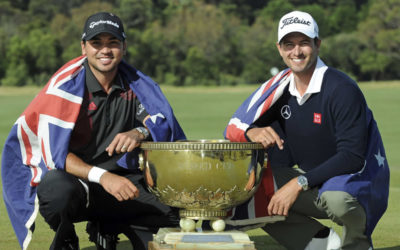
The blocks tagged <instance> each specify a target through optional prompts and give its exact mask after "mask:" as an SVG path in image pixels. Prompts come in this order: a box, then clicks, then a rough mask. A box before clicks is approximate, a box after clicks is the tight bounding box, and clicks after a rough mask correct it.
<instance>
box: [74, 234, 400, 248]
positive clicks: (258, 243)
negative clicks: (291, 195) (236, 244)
mask: <svg viewBox="0 0 400 250" xmlns="http://www.w3.org/2000/svg"><path fill="white" fill-rule="evenodd" d="M250 240H252V241H254V245H255V248H256V249H257V250H262V249H268V250H284V249H285V248H284V247H283V246H281V245H279V244H278V243H277V242H276V241H275V240H274V239H273V238H272V237H271V236H269V235H262V236H252V237H250ZM128 249H129V250H132V245H131V242H130V241H129V240H123V241H120V242H119V243H118V245H117V250H128ZM81 250H97V249H96V246H94V245H93V246H90V247H84V248H81ZM375 250H400V245H399V246H393V247H383V248H375Z"/></svg>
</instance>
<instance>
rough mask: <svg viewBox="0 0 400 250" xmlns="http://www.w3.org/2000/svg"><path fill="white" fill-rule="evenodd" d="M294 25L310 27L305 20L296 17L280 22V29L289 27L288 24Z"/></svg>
mask: <svg viewBox="0 0 400 250" xmlns="http://www.w3.org/2000/svg"><path fill="white" fill-rule="evenodd" d="M294 23H299V24H304V25H308V26H310V25H311V22H310V21H308V20H305V19H300V18H298V17H288V18H285V19H283V20H282V24H283V25H282V26H281V29H283V27H285V26H286V25H290V24H294Z"/></svg>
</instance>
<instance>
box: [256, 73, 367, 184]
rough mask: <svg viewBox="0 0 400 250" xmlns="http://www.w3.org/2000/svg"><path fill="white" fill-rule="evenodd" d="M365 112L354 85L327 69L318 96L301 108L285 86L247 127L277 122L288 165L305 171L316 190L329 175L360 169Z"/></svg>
mask: <svg viewBox="0 0 400 250" xmlns="http://www.w3.org/2000/svg"><path fill="white" fill-rule="evenodd" d="M285 111H286V113H285ZM365 112H366V102H365V99H364V96H363V94H362V92H361V90H360V89H359V87H358V86H357V84H356V83H355V82H354V81H353V80H351V79H350V78H349V77H348V76H346V75H345V74H344V73H342V72H340V71H338V70H335V69H333V68H328V70H327V71H326V72H325V75H324V78H323V81H322V86H321V92H319V93H315V94H312V95H311V97H310V98H309V99H308V100H307V101H306V102H305V103H304V104H303V105H301V106H300V105H299V104H298V102H297V100H296V97H294V96H292V95H291V94H290V93H289V91H288V87H287V88H286V90H285V91H284V94H283V95H282V97H281V98H280V99H279V100H278V101H277V103H275V104H274V105H273V106H272V107H271V108H270V109H269V110H268V111H267V112H266V113H265V114H263V115H262V116H261V117H260V118H259V119H258V120H257V121H255V123H254V124H253V125H252V126H250V127H265V126H268V125H270V124H272V123H273V122H274V121H276V120H277V121H278V122H279V124H280V126H281V128H282V131H283V133H284V137H285V143H284V147H285V150H288V153H290V157H291V160H292V161H293V162H292V164H293V165H294V164H297V165H298V166H299V167H300V168H301V169H303V170H304V171H305V172H306V174H305V176H306V177H307V179H308V184H309V186H310V187H314V186H319V185H321V184H322V183H323V182H325V181H326V180H328V179H329V178H331V177H333V176H337V175H342V174H349V173H355V172H358V171H359V170H361V169H362V167H363V165H364V153H365V150H366V144H367V124H366V113H365ZM288 114H290V115H288ZM286 118H287V119H286Z"/></svg>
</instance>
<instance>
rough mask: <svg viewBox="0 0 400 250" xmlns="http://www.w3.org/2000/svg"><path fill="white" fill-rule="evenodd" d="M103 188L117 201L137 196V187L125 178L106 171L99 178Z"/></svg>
mask: <svg viewBox="0 0 400 250" xmlns="http://www.w3.org/2000/svg"><path fill="white" fill-rule="evenodd" d="M100 184H101V185H102V186H103V188H104V189H105V190H106V191H107V192H108V193H110V194H111V195H112V196H114V197H115V198H116V199H117V200H118V201H126V200H133V199H134V198H135V197H139V189H137V188H136V186H135V185H134V184H133V183H132V182H131V181H130V180H128V179H127V178H125V177H122V176H119V175H116V174H113V173H110V172H106V173H104V174H103V175H102V176H101V178H100Z"/></svg>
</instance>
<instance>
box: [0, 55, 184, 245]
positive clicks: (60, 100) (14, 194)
mask: <svg viewBox="0 0 400 250" xmlns="http://www.w3.org/2000/svg"><path fill="white" fill-rule="evenodd" d="M85 59H86V58H85V57H83V56H81V57H78V58H75V59H73V60H71V61H70V62H68V63H67V64H65V65H64V66H63V67H61V68H60V69H59V70H58V71H57V72H56V73H55V74H54V75H53V76H52V78H51V79H50V80H49V82H48V83H47V84H46V86H45V87H44V88H43V89H42V91H41V92H40V93H39V94H38V95H37V96H36V97H35V98H34V99H33V101H32V102H31V104H30V105H29V106H28V107H27V108H26V110H25V111H24V112H23V113H22V115H21V116H20V117H19V118H18V119H17V121H16V122H15V124H14V125H13V127H12V129H11V132H10V134H9V136H8V138H7V140H6V143H5V146H4V149H3V153H2V156H3V157H2V168H1V175H2V183H3V198H4V202H5V204H6V208H7V211H8V215H9V217H10V220H11V224H12V226H13V228H14V231H15V233H16V235H17V238H18V241H19V244H20V246H21V248H22V249H26V248H27V247H28V244H29V242H30V241H31V238H32V232H33V229H34V221H35V218H36V216H37V213H38V207H39V205H38V198H37V195H36V188H37V185H38V184H39V183H40V180H41V177H42V176H43V175H44V174H45V173H46V172H47V171H49V170H51V169H64V163H65V159H66V156H67V153H68V144H69V140H70V136H71V132H72V130H73V128H74V125H75V121H76V119H77V117H78V114H79V111H80V105H81V104H82V98H83V95H84V91H85V68H84V66H83V62H84V60H85ZM119 72H120V73H121V74H122V75H123V77H124V78H125V79H126V80H127V81H128V82H129V86H130V87H131V89H132V90H133V92H134V93H135V94H136V95H137V97H138V98H139V100H140V102H141V103H142V104H143V105H144V107H145V109H146V111H147V112H148V113H149V114H150V116H151V117H150V119H147V120H146V126H147V127H148V128H149V130H150V133H151V135H152V138H153V140H155V141H175V140H181V139H185V134H184V133H183V130H182V129H181V127H180V125H179V124H178V122H177V120H176V118H175V116H174V114H173V111H172V109H171V107H170V105H169V103H168V101H167V99H166V98H165V96H164V95H163V93H162V92H161V89H160V88H159V86H158V85H157V84H156V83H155V82H154V81H153V80H151V79H150V78H149V77H148V76H146V75H144V74H143V73H141V72H140V71H138V70H136V69H134V68H132V67H131V66H130V65H128V64H127V63H125V62H123V61H122V62H121V63H120V65H119ZM132 159H134V157H131V156H130V153H127V154H125V155H124V157H122V158H121V159H120V161H121V162H120V165H121V166H123V167H134V166H133V165H135V161H132Z"/></svg>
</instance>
